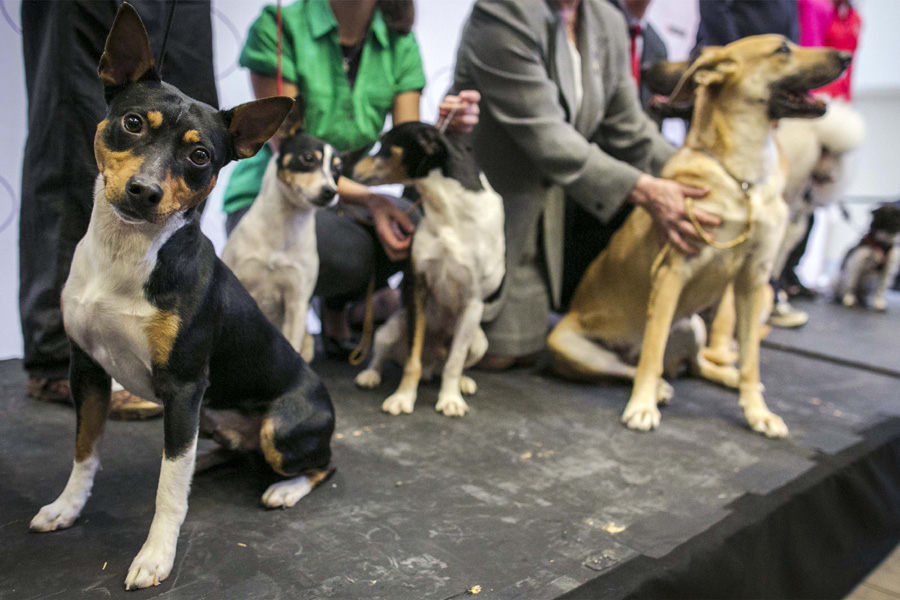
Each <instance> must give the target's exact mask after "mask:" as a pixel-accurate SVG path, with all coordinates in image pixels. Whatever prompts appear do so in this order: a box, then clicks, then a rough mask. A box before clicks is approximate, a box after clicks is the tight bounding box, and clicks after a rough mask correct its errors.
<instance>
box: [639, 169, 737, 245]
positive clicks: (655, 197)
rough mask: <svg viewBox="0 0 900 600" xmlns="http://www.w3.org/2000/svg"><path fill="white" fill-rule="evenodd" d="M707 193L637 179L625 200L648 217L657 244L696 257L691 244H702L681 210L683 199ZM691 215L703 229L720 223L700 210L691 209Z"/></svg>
mask: <svg viewBox="0 0 900 600" xmlns="http://www.w3.org/2000/svg"><path fill="white" fill-rule="evenodd" d="M708 191H709V190H707V189H705V188H696V187H691V186H687V185H682V184H680V183H678V182H677V181H672V180H669V179H660V178H657V177H651V176H650V175H641V176H640V177H639V178H638V181H637V184H636V185H635V186H634V189H633V190H632V191H631V195H630V197H629V199H630V200H631V202H633V203H634V204H636V205H638V206H641V207H643V208H644V210H646V211H647V212H649V213H650V216H651V217H652V218H653V222H654V223H655V224H656V228H657V231H658V233H659V238H660V243H661V244H665V243H666V242H667V241H670V242H672V243H673V244H675V246H677V247H678V248H679V249H680V250H681V251H682V252H684V253H685V254H696V253H697V248H696V247H695V246H694V244H695V243H698V242H701V241H702V240H701V238H700V236H699V234H698V233H697V229H696V228H695V227H694V225H693V224H692V223H691V219H690V217H689V216H688V214H687V211H686V210H685V198H702V197H704V196H705V195H706V194H707V192H708ZM693 215H694V218H696V219H697V221H698V222H699V223H700V224H701V225H703V226H705V227H716V226H718V225H720V224H721V223H722V220H721V219H719V218H718V217H715V216H713V215H711V214H709V213H707V212H705V211H703V210H701V209H694V211H693Z"/></svg>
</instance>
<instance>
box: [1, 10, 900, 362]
mask: <svg viewBox="0 0 900 600" xmlns="http://www.w3.org/2000/svg"><path fill="white" fill-rule="evenodd" d="M63 1H64V0H63ZM288 1H289V0H288ZM704 1H718V0H704ZM472 2H473V0H418V2H417V9H418V10H417V20H416V27H415V31H416V35H417V38H418V40H419V45H420V47H421V50H422V56H423V61H424V64H425V72H426V75H427V76H428V77H427V79H428V86H427V87H426V89H425V94H424V97H423V100H422V118H423V120H433V119H434V117H435V115H436V113H437V105H438V102H439V101H440V98H441V96H442V95H443V93H444V91H445V90H446V89H447V87H448V86H449V83H450V76H451V71H452V66H453V61H454V58H455V54H456V45H457V40H458V38H459V34H460V31H461V28H462V24H463V22H464V21H465V18H466V16H467V15H468V12H469V10H470V7H471V5H472ZM268 3H271V2H264V1H263V0H213V34H214V44H215V62H216V74H217V82H218V88H219V99H220V104H221V105H222V106H223V107H227V106H233V105H235V104H239V103H241V102H245V101H247V100H250V99H252V94H251V90H250V85H249V78H248V75H247V73H246V72H244V71H243V70H242V69H240V68H239V67H238V66H237V57H238V54H239V52H240V49H241V47H242V45H243V40H244V36H245V33H246V31H247V29H248V28H249V26H250V24H251V23H252V22H253V20H254V19H255V18H256V16H257V15H258V14H259V12H260V10H261V8H262V6H263V5H264V4H268ZM860 4H861V7H862V11H863V16H864V19H865V22H866V25H865V29H864V32H863V36H864V37H863V45H862V49H861V50H860V55H859V63H858V65H857V67H856V68H857V73H856V75H857V80H856V83H857V89H859V90H860V91H861V92H863V94H861V98H875V100H871V101H869V100H866V102H868V104H871V105H872V106H873V107H874V108H872V111H873V116H875V117H881V118H882V119H885V120H884V121H881V122H880V123H879V126H878V127H877V128H876V127H871V128H870V129H871V130H873V136H872V138H873V140H874V143H871V144H867V146H866V148H864V149H863V151H862V152H861V153H860V154H861V159H862V160H861V162H863V163H864V164H865V165H866V168H865V169H861V173H862V172H863V171H864V173H865V177H864V179H863V181H860V182H859V184H858V185H859V187H858V188H854V189H851V190H850V191H851V193H861V194H865V195H869V196H885V197H888V196H892V197H896V196H900V169H898V168H896V166H895V164H894V163H895V158H894V157H895V156H896V153H895V152H892V150H893V147H892V146H893V144H894V140H896V139H900V118H897V117H898V116H900V113H898V111H897V109H898V108H900V102H898V98H900V61H897V59H896V57H897V56H900V41H898V36H897V31H898V30H900V1H898V0H863V1H862V2H860ZM20 5H21V0H0V13H2V15H0V16H2V20H0V81H2V86H0V108H2V110H0V114H2V115H3V116H2V117H0V119H2V120H0V139H2V140H3V145H2V147H0V282H2V284H0V358H8V357H15V356H21V344H22V341H21V333H20V331H19V319H18V300H17V298H18V218H17V215H18V206H19V192H20V178H21V169H22V148H23V147H24V145H25V134H26V131H25V115H26V111H25V82H24V72H23V68H22V57H21V52H22V49H21V38H20V35H21V30H20V27H19V10H20ZM649 18H650V20H651V22H653V23H654V25H655V26H656V28H657V30H658V31H659V32H660V33H661V35H662V36H663V37H664V39H665V40H666V43H667V45H668V46H669V53H670V56H671V57H673V58H675V59H679V58H682V57H684V56H685V55H686V54H687V52H688V51H689V49H690V47H691V46H692V45H693V39H694V35H695V31H696V22H697V0H654V2H653V3H652V4H651V6H650V12H649ZM866 94H868V95H866ZM868 104H867V105H866V106H868ZM861 107H862V108H864V109H865V106H861ZM882 123H883V125H882ZM223 175H226V176H227V172H226V173H225V174H223ZM220 181H222V182H223V185H220V186H219V187H218V189H217V190H216V191H215V192H214V193H213V196H212V197H211V199H210V200H211V201H210V203H209V206H208V207H207V210H206V212H205V214H204V220H203V228H204V231H205V232H206V233H207V235H209V236H210V237H211V238H212V239H213V241H214V242H216V244H217V247H220V246H221V243H222V240H223V235H224V232H223V223H224V216H223V215H222V213H221V210H220V206H221V198H222V192H223V190H224V181H226V177H225V176H223V177H220Z"/></svg>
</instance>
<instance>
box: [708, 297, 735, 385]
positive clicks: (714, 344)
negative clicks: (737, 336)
mask: <svg viewBox="0 0 900 600" xmlns="http://www.w3.org/2000/svg"><path fill="white" fill-rule="evenodd" d="M734 311H735V308H734V283H729V284H728V287H726V288H725V293H724V294H722V299H721V300H719V306H718V307H717V308H716V316H715V318H713V322H712V324H711V325H710V328H709V343H708V344H707V346H706V348H704V349H703V352H702V354H703V357H704V358H705V359H706V360H708V361H710V362H712V363H714V364H717V365H721V366H723V367H731V366H733V365H734V363H735V362H737V355H736V354H735V353H734V327H735V320H736V318H737V317H736V316H735V312H734Z"/></svg>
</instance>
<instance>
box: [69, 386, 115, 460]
mask: <svg viewBox="0 0 900 600" xmlns="http://www.w3.org/2000/svg"><path fill="white" fill-rule="evenodd" d="M109 394H110V390H106V392H105V397H104V392H102V391H99V390H88V391H86V392H85V395H84V398H82V400H81V408H80V410H79V411H78V432H77V434H76V436H75V460H76V461H78V462H81V461H84V460H86V459H87V458H88V457H89V456H90V455H91V454H92V453H93V451H94V443H95V442H96V441H97V439H98V438H99V437H100V436H101V435H102V434H103V427H104V426H105V425H106V414H107V411H108V410H109Z"/></svg>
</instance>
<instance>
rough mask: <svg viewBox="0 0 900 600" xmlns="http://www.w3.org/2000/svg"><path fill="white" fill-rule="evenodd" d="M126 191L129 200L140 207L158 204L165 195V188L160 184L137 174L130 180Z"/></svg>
mask: <svg viewBox="0 0 900 600" xmlns="http://www.w3.org/2000/svg"><path fill="white" fill-rule="evenodd" d="M125 193H126V194H127V195H128V199H129V200H131V201H132V202H134V203H135V205H136V206H140V207H148V206H156V205H157V204H159V203H160V201H161V200H162V197H163V190H162V188H161V187H160V186H159V184H157V183H153V182H151V181H150V180H148V179H145V178H143V177H138V176H137V175H135V176H134V177H132V178H131V179H129V180H128V183H127V184H126V185H125Z"/></svg>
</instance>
